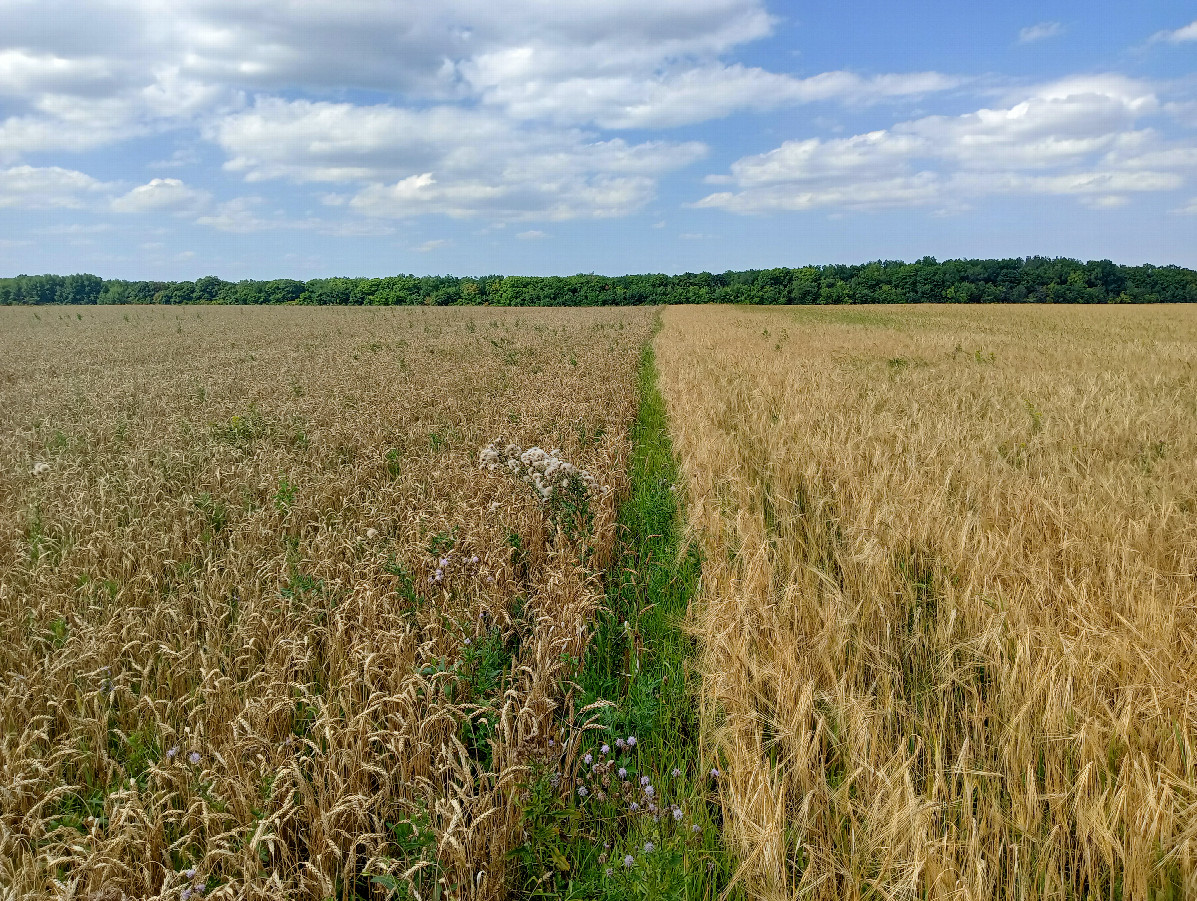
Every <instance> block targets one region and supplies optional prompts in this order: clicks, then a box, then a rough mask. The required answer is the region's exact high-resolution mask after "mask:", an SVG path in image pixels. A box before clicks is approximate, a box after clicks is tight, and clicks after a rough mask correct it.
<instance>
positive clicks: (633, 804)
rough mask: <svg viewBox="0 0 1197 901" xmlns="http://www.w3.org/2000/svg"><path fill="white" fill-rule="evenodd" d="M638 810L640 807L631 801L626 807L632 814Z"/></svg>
mask: <svg viewBox="0 0 1197 901" xmlns="http://www.w3.org/2000/svg"><path fill="white" fill-rule="evenodd" d="M639 809H640V805H639V804H637V803H636V802H635V801H633V802H632V803H631V804H629V805H628V810H630V811H632V813H635V812H636V811H637V810H639Z"/></svg>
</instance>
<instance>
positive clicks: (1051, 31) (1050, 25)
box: [1018, 22, 1064, 44]
mask: <svg viewBox="0 0 1197 901" xmlns="http://www.w3.org/2000/svg"><path fill="white" fill-rule="evenodd" d="M1063 33H1064V26H1063V25H1062V24H1061V23H1060V22H1038V23H1036V24H1035V25H1028V26H1027V27H1026V28H1023V29H1021V30H1020V31H1019V32H1018V43H1020V44H1033V43H1035V42H1036V41H1045V40H1047V39H1048V38H1054V37H1059V36H1060V35H1062V34H1063Z"/></svg>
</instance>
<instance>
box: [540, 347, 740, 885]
mask: <svg viewBox="0 0 1197 901" xmlns="http://www.w3.org/2000/svg"><path fill="white" fill-rule="evenodd" d="M632 441H633V447H632V455H631V461H630V476H631V491H630V493H629V496H628V498H627V500H626V501H625V502H624V504H623V505H622V507H621V508H620V519H619V521H620V538H619V548H618V555H617V557H616V561H615V563H614V564H613V565H612V567H611V570H610V571H609V572H608V574H607V603H606V610H605V611H604V612H603V614H601V616H600V620H599V622H598V623H596V629H595V634H594V636H593V637H592V639H591V642H590V646H589V650H588V652H587V657H586V659H585V661H583V665H582V670H581V672H580V674H579V677H578V679H577V685H578V687H579V689H580V700H581V703H579V704H578V705H577V707H578V708H579V709H582V708H585V707H586V706H587V705H588V704H592V703H594V702H596V701H608V702H612V703H611V706H607V707H603V708H601V709H600V710H599V711H598V713H597V719H595V720H594V724H593V727H592V728H589V729H585V730H582V731H579V730H578V729H577V728H576V726H575V729H574V730H573V731H572V736H573V738H572V739H571V738H570V733H567V734H564V735H563V736H562V738H561V740H560V741H561V745H560V746H559V747H558V751H557V753H556V755H555V756H553V757H551V758H550V760H551V762H550V764H549V766H548V767H547V768H546V770H545V772H543V773H542V774H541V775H540V778H539V779H538V780H537V781H536V782H535V784H534V785H533V788H532V792H531V796H530V798H529V802H528V807H527V811H526V820H525V822H526V824H527V825H526V830H527V831H526V841H525V842H524V844H523V845H522V846H521V848H520V849H519V851H518V852H517V853H518V855H519V861H518V862H519V868H520V882H519V883H518V884H517V886H516V894H517V895H518V896H522V897H526V898H549V897H551V898H579V899H580V898H679V899H713V898H715V897H717V896H718V895H719V893H720V891H721V889H722V888H724V887H725V886H726V885H727V884H728V882H729V879H730V872H731V862H730V860H729V859H728V857H727V855H726V853H725V852H724V851H723V849H722V843H721V841H720V838H719V835H720V825H721V824H720V819H719V817H720V812H719V811H720V808H719V805H718V803H717V797H716V793H717V791H718V772H717V771H716V770H714V766H715V764H713V763H712V762H710V761H704V758H703V755H702V752H701V750H700V747H699V743H698V715H697V702H696V698H695V692H696V690H697V687H696V685H695V684H694V682H693V680H692V678H691V677H690V675H689V674H688V671H687V667H688V658H689V657H690V656H691V654H692V651H693V644H694V642H693V639H692V638H691V637H690V636H688V635H687V634H686V633H685V632H684V631H683V626H682V621H683V619H684V617H685V614H686V609H687V606H688V605H689V602H690V597H691V595H692V594H693V593H694V591H695V590H696V588H697V586H698V580H699V575H700V573H701V565H700V561H699V559H698V555H697V553H696V551H695V550H694V549H692V548H687V549H684V548H683V546H682V522H681V518H680V511H679V509H678V502H677V498H676V495H675V489H674V485H675V482H676V478H677V466H676V462H675V460H674V457H673V453H672V447H671V444H670V440H669V431H668V423H667V420H666V415H665V405H664V402H663V400H662V398H661V395H660V393H659V392H658V390H657V370H656V366H655V363H654V359H653V353H652V348H651V345H650V346H649V347H646V348H645V352H644V356H643V359H642V362H641V367H640V409H639V413H638V415H637V418H636V423H635V425H634V427H633V432H632ZM592 715H593V714H592Z"/></svg>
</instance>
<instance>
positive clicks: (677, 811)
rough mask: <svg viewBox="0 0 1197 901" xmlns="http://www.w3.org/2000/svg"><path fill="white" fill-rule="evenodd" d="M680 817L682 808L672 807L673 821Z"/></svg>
mask: <svg viewBox="0 0 1197 901" xmlns="http://www.w3.org/2000/svg"><path fill="white" fill-rule="evenodd" d="M681 818H682V809H681V808H680V807H675V808H673V821H674V822H675V823H676V822H678V821H679V820H681Z"/></svg>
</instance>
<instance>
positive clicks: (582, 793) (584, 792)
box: [578, 785, 590, 798]
mask: <svg viewBox="0 0 1197 901" xmlns="http://www.w3.org/2000/svg"><path fill="white" fill-rule="evenodd" d="M588 794H590V792H589V791H587V790H586V786H585V785H579V786H578V797H579V798H585V797H586V796H587V795H588Z"/></svg>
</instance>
